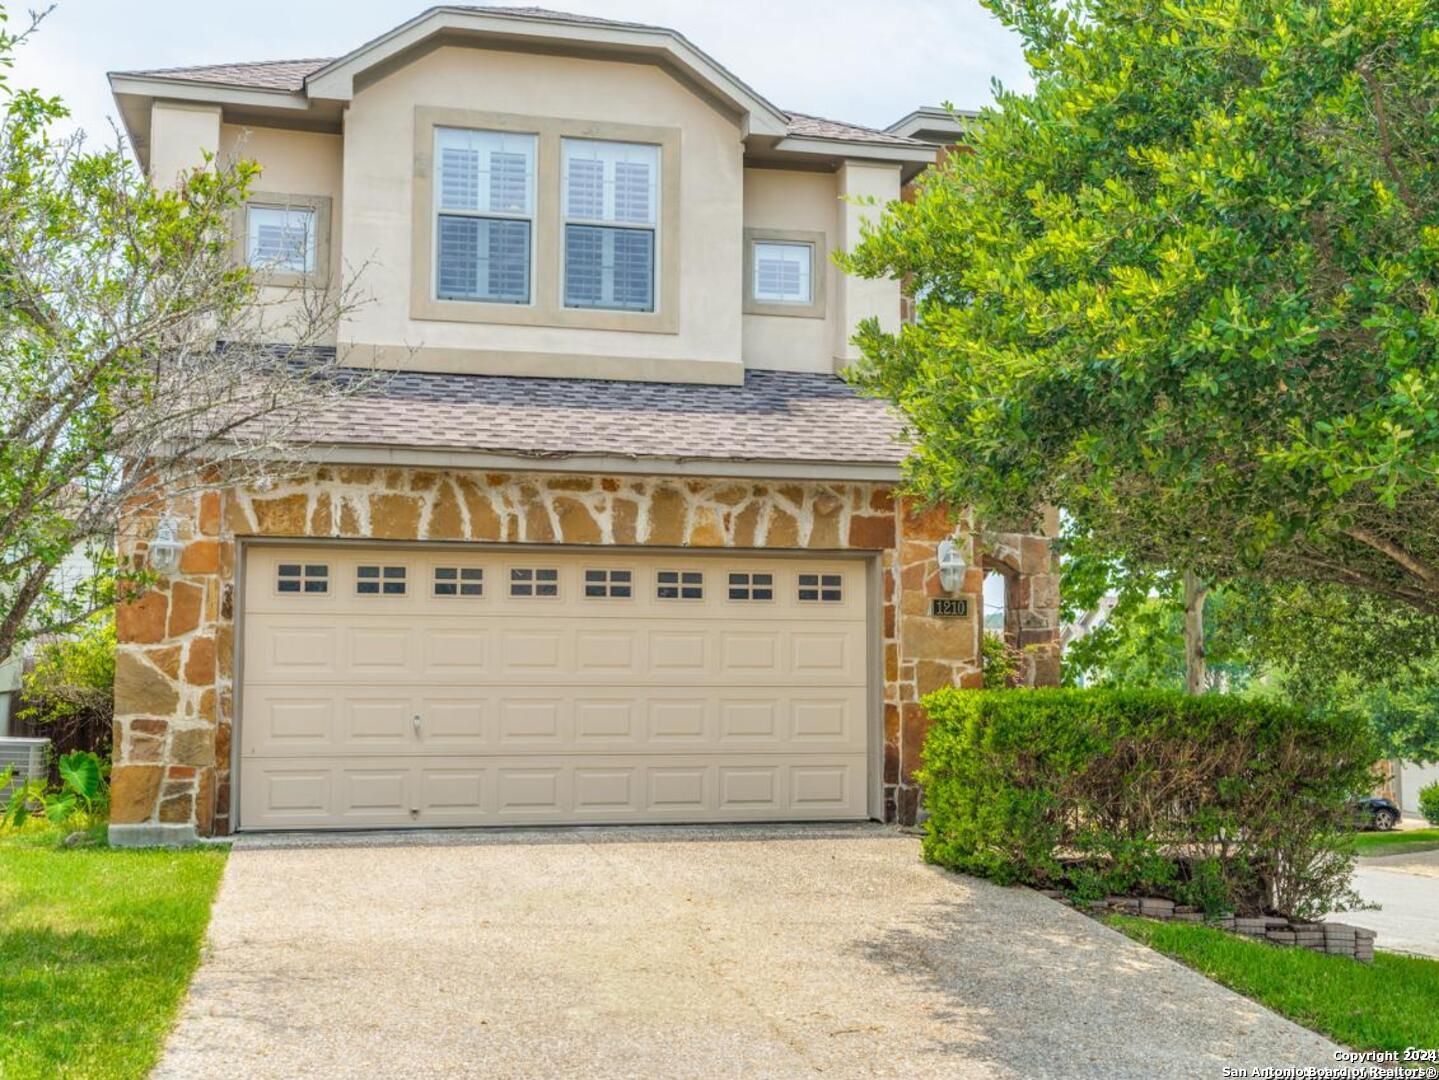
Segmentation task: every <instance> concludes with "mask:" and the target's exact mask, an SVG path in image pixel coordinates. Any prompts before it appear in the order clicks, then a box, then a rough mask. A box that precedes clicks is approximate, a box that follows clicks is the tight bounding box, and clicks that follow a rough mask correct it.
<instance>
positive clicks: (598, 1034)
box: [156, 826, 1334, 1080]
mask: <svg viewBox="0 0 1439 1080" xmlns="http://www.w3.org/2000/svg"><path fill="white" fill-rule="evenodd" d="M1333 1049H1334V1047H1333V1046H1332V1045H1331V1044H1330V1043H1328V1042H1327V1041H1325V1040H1324V1039H1322V1038H1320V1037H1318V1036H1317V1035H1314V1034H1311V1033H1310V1032H1307V1031H1304V1030H1303V1029H1301V1028H1298V1027H1296V1026H1295V1025H1293V1024H1291V1023H1289V1022H1288V1021H1286V1020H1283V1019H1280V1018H1279V1017H1277V1016H1275V1015H1274V1014H1272V1013H1270V1012H1268V1011H1266V1010H1265V1009H1263V1008H1260V1007H1259V1006H1257V1005H1255V1004H1253V1003H1251V1002H1249V1001H1246V1000H1245V999H1243V998H1240V997H1237V996H1236V995H1234V994H1232V993H1230V992H1228V991H1226V990H1224V989H1222V988H1220V987H1219V986H1216V985H1215V984H1213V983H1210V982H1209V981H1208V980H1206V979H1204V978H1202V977H1201V976H1199V975H1196V974H1194V973H1193V972H1190V971H1188V970H1187V969H1185V968H1182V967H1180V966H1179V965H1177V964H1174V963H1172V962H1170V961H1168V960H1166V959H1164V958H1163V957H1160V956H1158V955H1156V954H1154V953H1152V952H1150V951H1148V950H1147V949H1145V948H1143V947H1142V946H1140V945H1138V944H1136V943H1133V942H1130V941H1128V940H1127V939H1125V938H1123V937H1122V936H1120V935H1119V934H1116V933H1113V932H1111V931H1110V930H1108V929H1106V928H1105V927H1103V926H1100V925H1099V924H1097V923H1095V922H1093V921H1091V920H1090V919H1088V918H1085V917H1084V916H1081V915H1079V914H1077V913H1075V912H1073V911H1070V910H1069V909H1067V908H1064V907H1062V906H1060V905H1058V904H1055V903H1053V902H1051V901H1049V900H1046V899H1044V898H1043V897H1041V896H1039V895H1037V894H1035V893H1032V892H1029V891H1027V890H1021V889H1001V888H998V887H996V886H993V885H990V884H988V883H985V882H981V881H975V880H972V879H969V878H964V877H959V876H955V875H952V874H948V873H945V872H943V871H940V870H937V869H935V868H933V867H929V866H925V865H923V864H922V863H921V862H920V860H919V844H918V841H917V840H916V839H915V838H914V837H912V836H905V835H901V834H899V833H897V832H895V831H893V830H890V829H886V828H884V827H881V826H853V827H844V828H820V827H815V828H804V827H786V828H783V829H779V828H763V827H759V828H751V827H733V828H705V829H698V828H695V829H678V828H646V829H584V830H564V831H550V832H547V831H530V832H507V833H496V832H490V833H479V834H476V833H472V832H471V833H458V834H456V833H447V834H437V833H429V834H425V835H422V836H415V835H414V834H408V835H406V834H390V835H387V836H375V837H368V838H342V837H335V836H330V837H309V838H289V839H285V838H281V839H278V840H267V839H265V838H259V837H255V838H248V839H242V840H240V841H239V842H238V843H237V844H236V845H235V850H234V853H233V855H232V856H231V858H230V863H229V866H228V868H227V870H226V873H225V880H224V884H223V886H222V888H221V891H220V896H219V899H218V901H217V903H216V906H215V913H214V921H213V924H212V926H211V930H210V943H209V947H208V950H207V954H206V958H205V960H204V962H203V964H202V966H201V969H200V971H199V973H198V974H197V976H196V978H195V983H194V986H193V988H192V990H191V994H190V998H189V1001H188V1003H187V1005H186V1008H185V1011H184V1014H183V1017H182V1019H181V1022H180V1024H179V1026H178V1028H177V1029H176V1030H175V1032H174V1033H173V1034H172V1036H171V1038H170V1041H169V1044H168V1047H167V1051H166V1056H165V1059H164V1061H163V1063H162V1064H161V1066H160V1069H159V1070H158V1072H157V1074H156V1075H157V1076H159V1077H164V1078H171V1077H173V1078H185V1080H194V1078H197V1077H235V1076H245V1077H251V1078H255V1077H287V1078H288V1077H302V1076H316V1077H319V1076H323V1077H367V1078H368V1077H378V1076H383V1077H408V1076H415V1077H421V1076H423V1077H434V1076H504V1077H570V1076H573V1077H622V1076H623V1077H629V1076H634V1077H704V1078H713V1077H740V1076H743V1077H755V1076H759V1077H794V1076H799V1077H814V1076H826V1077H985V1078H994V1077H1015V1078H1018V1077H1047V1076H1056V1077H1083V1076H1093V1077H1100V1076H1103V1077H1110V1078H1113V1077H1146V1078H1149V1077H1168V1076H1173V1077H1185V1078H1190V1077H1203V1076H1215V1077H1218V1076H1219V1075H1220V1074H1221V1068H1222V1066H1223V1065H1225V1064H1231V1065H1239V1064H1244V1065H1256V1064H1260V1065H1316V1066H1319V1065H1325V1064H1332V1062H1333V1058H1332V1056H1331V1055H1332V1051H1333Z"/></svg>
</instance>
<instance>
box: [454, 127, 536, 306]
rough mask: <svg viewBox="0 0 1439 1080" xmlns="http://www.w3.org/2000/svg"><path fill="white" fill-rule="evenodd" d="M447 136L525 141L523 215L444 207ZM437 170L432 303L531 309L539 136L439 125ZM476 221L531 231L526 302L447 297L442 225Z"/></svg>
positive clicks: (526, 277)
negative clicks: (516, 225)
mask: <svg viewBox="0 0 1439 1080" xmlns="http://www.w3.org/2000/svg"><path fill="white" fill-rule="evenodd" d="M447 132H459V133H462V134H476V135H486V136H493V137H495V138H498V139H501V140H506V139H513V140H526V141H527V142H528V146H527V148H526V177H525V210H524V211H523V212H514V211H505V210H495V209H492V208H490V209H484V210H481V209H467V208H463V207H449V206H445V205H444V200H443V196H442V190H441V184H442V182H443V180H444V169H443V168H442V166H441V150H442V145H441V143H442V140H443V139H444V137H445V134H446V133H447ZM432 140H433V145H432V150H433V154H434V168H433V170H432V172H433V176H432V177H431V181H430V183H431V202H430V205H431V208H432V210H431V214H430V217H431V222H430V262H431V266H430V294H431V299H433V300H437V301H441V302H443V303H447V304H450V303H454V304H490V305H494V306H496V307H499V308H528V307H533V306H534V303H535V262H536V259H535V249H536V237H537V234H538V232H539V228H538V224H539V222H538V219H539V207H538V202H539V200H538V177H539V157H540V145H539V144H540V139H539V135H538V133H536V132H528V131H499V130H494V129H491V128H477V127H461V126H457V125H454V124H436V125H435V127H434V132H433V136H432ZM447 217H448V218H473V219H475V220H479V221H523V222H524V223H525V224H526V225H527V226H528V228H529V234H528V239H527V241H526V248H525V251H526V265H525V298H524V299H523V300H505V299H500V298H496V297H490V296H460V295H445V294H443V293H442V292H441V290H440V221H441V219H442V218H447Z"/></svg>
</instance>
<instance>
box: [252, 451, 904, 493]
mask: <svg viewBox="0 0 1439 1080" xmlns="http://www.w3.org/2000/svg"><path fill="white" fill-rule="evenodd" d="M266 457H267V458H272V459H274V460H276V461H285V462H289V463H297V464H298V463H307V464H308V463H313V464H319V465H370V466H381V465H391V466H395V467H409V468H418V469H490V470H494V471H505V472H562V473H576V472H579V473H612V474H615V475H620V476H694V477H709V478H712V479H723V480H730V479H734V480H739V479H749V480H831V481H852V482H860V481H863V482H870V483H898V482H899V481H900V480H902V479H903V475H904V473H903V469H902V468H901V466H900V465H898V464H894V463H891V462H883V461H814V460H796V459H789V460H779V459H770V458H711V457H659V456H654V457H651V456H644V457H640V456H632V455H623V454H588V453H570V454H520V453H514V452H506V451H503V450H471V449H461V448H456V449H445V448H443V447H433V446H414V447H410V446H392V445H383V446H381V445H373V444H364V443H308V444H305V445H303V446H294V447H281V448H276V449H274V450H272V451H270V453H269V454H267V455H266Z"/></svg>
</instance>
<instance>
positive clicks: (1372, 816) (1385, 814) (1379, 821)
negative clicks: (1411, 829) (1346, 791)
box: [1354, 795, 1399, 832]
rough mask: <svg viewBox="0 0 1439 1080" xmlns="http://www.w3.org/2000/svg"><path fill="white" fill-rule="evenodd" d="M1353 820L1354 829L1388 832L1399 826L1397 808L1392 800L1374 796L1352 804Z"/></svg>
mask: <svg viewBox="0 0 1439 1080" xmlns="http://www.w3.org/2000/svg"><path fill="white" fill-rule="evenodd" d="M1354 818H1355V821H1354V824H1355V827H1356V828H1360V829H1378V830H1379V831H1380V832H1388V831H1389V830H1390V829H1392V828H1394V826H1395V825H1398V824H1399V807H1398V806H1396V805H1395V804H1394V803H1393V801H1392V800H1389V799H1385V798H1383V797H1382V796H1378V795H1374V796H1370V797H1369V798H1367V799H1360V800H1358V801H1357V802H1355V803H1354Z"/></svg>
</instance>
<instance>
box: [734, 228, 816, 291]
mask: <svg viewBox="0 0 1439 1080" xmlns="http://www.w3.org/2000/svg"><path fill="white" fill-rule="evenodd" d="M765 249H769V250H770V251H772V252H773V253H774V254H775V255H776V256H778V258H779V261H780V262H782V263H790V262H793V263H794V264H795V265H796V266H797V267H799V268H800V270H799V283H800V285H801V286H802V287H803V292H801V293H800V294H799V295H796V296H792V297H791V296H784V295H782V294H777V293H765V292H763V291H761V288H760V271H761V267H762V265H763V264H764V262H765V255H766V253H765ZM791 255H795V256H796V257H795V258H790V256H791ZM752 261H753V263H754V271H753V273H752V274H751V276H750V291H751V293H752V294H753V296H754V298H755V299H756V300H757V301H759V302H760V303H761V304H784V305H786V306H789V305H797V306H801V307H802V306H805V305H808V304H812V303H814V245H813V244H806V243H804V242H802V241H798V240H755V241H754V259H753V260H752Z"/></svg>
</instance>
